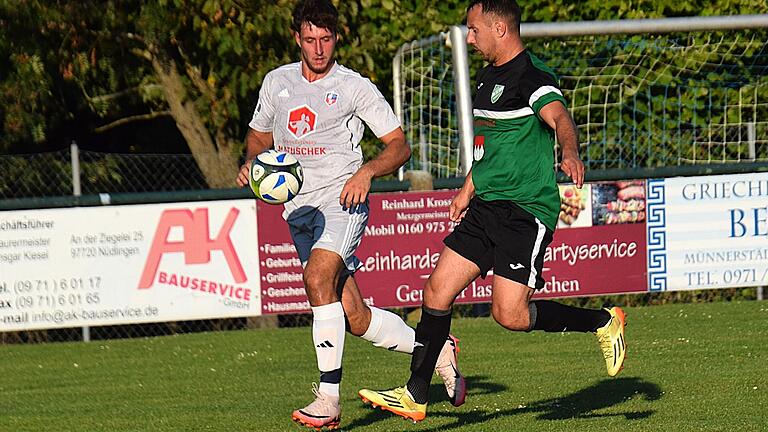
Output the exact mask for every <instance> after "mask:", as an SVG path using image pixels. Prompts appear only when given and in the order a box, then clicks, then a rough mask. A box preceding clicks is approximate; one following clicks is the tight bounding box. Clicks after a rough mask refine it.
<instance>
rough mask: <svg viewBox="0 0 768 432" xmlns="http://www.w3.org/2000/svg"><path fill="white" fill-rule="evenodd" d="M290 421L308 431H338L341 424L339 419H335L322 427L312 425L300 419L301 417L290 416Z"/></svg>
mask: <svg viewBox="0 0 768 432" xmlns="http://www.w3.org/2000/svg"><path fill="white" fill-rule="evenodd" d="M291 419H292V420H293V421H294V422H296V423H298V424H300V425H301V426H304V427H306V428H310V429H314V430H316V431H322V430H323V428H326V429H328V430H335V429H338V428H339V425H340V424H341V419H340V418H335V419H333V420H331V421H330V422H328V423H326V424H324V425H322V426H317V425H313V424H312V423H310V422H308V421H306V420H304V419H302V418H301V417H296V416H291Z"/></svg>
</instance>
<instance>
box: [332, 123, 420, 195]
mask: <svg viewBox="0 0 768 432" xmlns="http://www.w3.org/2000/svg"><path fill="white" fill-rule="evenodd" d="M379 139H381V142H382V143H384V150H382V151H381V152H380V153H379V154H378V156H376V157H375V158H374V159H371V160H370V161H368V162H366V163H365V164H363V166H361V167H360V169H358V170H357V172H356V173H355V174H354V175H353V176H352V177H350V179H349V180H347V183H346V184H345V185H344V188H343V189H342V190H341V195H340V196H339V203H340V204H341V205H343V206H344V207H347V208H349V207H353V206H355V205H357V204H361V203H363V202H365V200H366V198H367V197H368V192H370V190H371V181H373V179H374V178H376V177H381V176H383V175H387V174H389V173H391V172H393V171H395V170H396V169H398V168H399V167H400V166H401V165H403V164H404V163H405V161H407V160H408V158H410V157H411V148H410V147H409V146H408V144H407V143H406V142H405V134H404V133H403V129H402V128H400V127H397V128H396V129H395V130H393V131H392V132H389V133H387V134H385V135H383V136H382V137H380V138H379Z"/></svg>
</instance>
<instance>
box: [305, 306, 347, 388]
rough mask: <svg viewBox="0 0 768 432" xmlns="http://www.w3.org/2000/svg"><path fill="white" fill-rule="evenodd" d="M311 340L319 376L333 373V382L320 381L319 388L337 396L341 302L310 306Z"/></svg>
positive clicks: (341, 346) (342, 328) (342, 329)
mask: <svg viewBox="0 0 768 432" xmlns="http://www.w3.org/2000/svg"><path fill="white" fill-rule="evenodd" d="M312 318H313V319H312V341H313V342H314V344H315V354H316V355H317V368H318V369H320V374H321V376H322V375H323V374H325V373H330V374H332V375H335V376H336V378H335V379H333V381H335V382H323V381H322V379H321V381H320V386H319V390H320V391H321V392H323V393H325V394H327V395H331V396H339V383H340V382H341V356H342V354H343V353H344V333H345V324H344V308H343V307H342V306H341V302H336V303H331V304H327V305H324V306H318V307H313V308H312Z"/></svg>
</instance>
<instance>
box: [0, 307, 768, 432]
mask: <svg viewBox="0 0 768 432" xmlns="http://www.w3.org/2000/svg"><path fill="white" fill-rule="evenodd" d="M627 312H628V314H629V316H628V321H629V327H628V329H627V332H628V334H627V339H628V344H629V351H628V352H629V354H628V356H629V357H628V360H627V362H626V367H625V370H624V371H623V372H622V373H621V374H620V375H619V376H618V377H616V378H608V377H607V375H606V374H605V368H604V364H603V360H602V357H601V355H600V352H599V349H598V346H597V343H596V339H595V338H594V336H592V335H590V334H570V333H569V334H545V333H531V334H517V333H511V332H508V331H505V330H503V329H502V328H501V327H499V326H497V325H496V324H494V322H493V321H492V320H491V319H488V318H475V319H470V318H465V319H456V320H454V327H453V330H454V332H455V334H456V335H458V336H459V337H460V338H461V340H462V344H461V348H462V352H461V355H460V361H461V366H462V369H463V371H464V373H465V374H466V375H467V377H468V388H469V390H468V396H467V403H466V404H465V405H464V406H462V407H460V408H453V407H451V406H450V404H449V403H448V402H447V400H446V398H445V396H444V393H443V389H442V384H441V383H440V381H439V378H436V379H435V381H434V382H433V387H432V392H431V394H432V400H433V402H432V404H431V405H430V408H429V413H428V415H427V418H426V420H425V421H423V422H421V423H419V424H418V425H414V424H412V423H410V422H407V421H405V420H403V419H400V418H396V417H394V416H392V415H390V414H388V413H384V412H382V411H380V410H375V411H374V410H372V409H371V408H370V407H367V406H364V405H363V404H362V402H360V401H359V400H358V399H357V396H356V393H357V390H358V389H359V388H360V387H363V386H368V387H372V388H386V387H393V386H396V385H401V384H403V383H404V382H405V381H406V379H407V376H408V365H409V357H408V356H406V355H403V354H398V353H392V352H387V351H384V350H381V349H376V348H373V347H371V346H369V345H368V344H367V343H365V342H364V341H362V340H360V339H357V338H354V337H348V338H347V349H346V355H345V359H344V380H343V382H342V403H343V417H342V426H341V427H342V430H361V431H452V430H455V431H548V432H549V431H609V430H610V431H676V432H677V431H739V432H744V431H764V430H768V370H767V367H766V366H767V365H768V302H743V303H709V304H692V305H690V304H689V305H666V306H654V307H644V308H632V309H628V310H627ZM0 364H1V366H0V431H3V432H5V431H9V432H11V431H12V432H22V431H55V432H65V431H301V430H304V429H302V428H300V427H299V426H297V425H295V424H293V423H292V422H291V421H290V412H291V410H292V409H294V408H298V407H300V406H303V405H305V404H306V403H308V402H309V401H310V400H311V397H312V394H311V382H312V381H313V380H317V372H316V371H315V359H314V353H313V350H312V346H311V332H310V329H309V328H307V327H305V328H290V329H270V330H251V331H238V332H219V333H207V334H192V335H181V336H169V337H156V338H149V339H133V340H110V341H95V342H91V343H51V344H44V345H5V346H0Z"/></svg>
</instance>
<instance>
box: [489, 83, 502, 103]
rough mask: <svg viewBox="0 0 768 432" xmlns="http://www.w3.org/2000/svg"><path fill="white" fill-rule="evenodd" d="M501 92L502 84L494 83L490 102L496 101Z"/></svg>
mask: <svg viewBox="0 0 768 432" xmlns="http://www.w3.org/2000/svg"><path fill="white" fill-rule="evenodd" d="M502 93H504V86H503V85H501V84H496V85H495V86H493V91H492V92H491V103H496V102H498V101H499V98H500V97H501V94H502Z"/></svg>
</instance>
